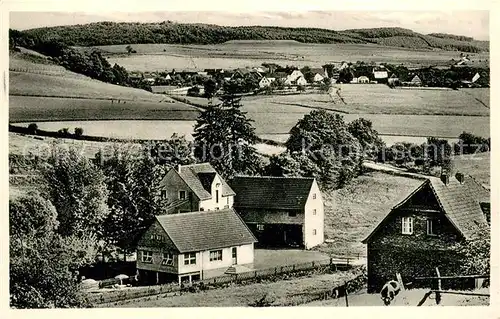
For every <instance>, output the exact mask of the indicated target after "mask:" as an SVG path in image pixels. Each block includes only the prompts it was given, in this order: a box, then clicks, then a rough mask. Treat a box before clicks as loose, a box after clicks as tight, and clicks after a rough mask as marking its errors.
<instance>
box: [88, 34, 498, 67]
mask: <svg viewBox="0 0 500 319" xmlns="http://www.w3.org/2000/svg"><path fill="white" fill-rule="evenodd" d="M126 46H127V45H109V46H98V47H96V48H98V49H99V50H101V51H102V52H103V53H104V55H105V56H107V57H108V60H109V61H110V63H111V64H113V63H118V64H120V65H122V66H124V67H125V68H127V69H129V70H137V71H154V70H171V69H176V70H180V69H190V68H197V69H205V68H237V67H245V66H258V65H260V64H262V63H264V62H274V63H278V64H282V65H287V64H288V65H295V66H298V67H301V66H305V65H308V66H310V67H320V66H321V65H323V64H325V63H328V62H339V61H343V60H349V61H358V60H359V61H365V62H371V61H375V62H390V63H395V64H400V63H403V64H405V65H407V66H421V65H429V64H443V63H444V62H447V61H449V60H451V59H452V58H455V59H457V58H458V57H459V56H458V55H457V52H456V51H442V50H412V49H409V48H401V47H383V46H378V45H373V44H310V43H307V44H306V43H299V42H294V41H229V42H226V43H223V44H217V45H173V44H132V45H131V46H132V47H133V48H134V49H135V50H136V51H137V53H135V54H132V55H128V54H127V53H126V52H127V50H126V49H125V48H126ZM471 56H472V58H473V60H482V61H483V60H488V59H489V54H488V53H487V52H486V53H476V54H472V55H471ZM346 57H348V58H346Z"/></svg>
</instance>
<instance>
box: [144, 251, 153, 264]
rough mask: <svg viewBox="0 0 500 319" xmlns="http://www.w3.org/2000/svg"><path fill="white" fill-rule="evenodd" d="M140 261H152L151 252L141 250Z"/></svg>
mask: <svg viewBox="0 0 500 319" xmlns="http://www.w3.org/2000/svg"><path fill="white" fill-rule="evenodd" d="M142 262H143V263H153V252H152V251H143V252H142Z"/></svg>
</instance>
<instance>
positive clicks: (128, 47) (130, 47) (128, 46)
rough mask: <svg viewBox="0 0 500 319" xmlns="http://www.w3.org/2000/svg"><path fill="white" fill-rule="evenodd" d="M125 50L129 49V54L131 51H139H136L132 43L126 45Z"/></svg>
mask: <svg viewBox="0 0 500 319" xmlns="http://www.w3.org/2000/svg"><path fill="white" fill-rule="evenodd" d="M125 50H127V53H128V54H130V53H137V51H136V50H134V48H132V46H131V45H127V46H126V47H125Z"/></svg>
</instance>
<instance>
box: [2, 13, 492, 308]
mask: <svg viewBox="0 0 500 319" xmlns="http://www.w3.org/2000/svg"><path fill="white" fill-rule="evenodd" d="M120 10H122V9H121V8H120V6H119V5H116V7H115V10H114V11H99V12H97V11H95V12H94V11H93V12H84V11H75V12H69V11H50V10H49V11H42V10H40V11H10V12H9V13H8V14H7V16H8V20H9V22H8V69H7V67H6V68H5V69H6V76H8V78H7V79H6V81H7V82H6V83H8V91H7V93H8V180H9V184H8V225H9V226H8V227H9V230H8V250H9V251H8V258H9V259H8V262H7V263H8V277H9V279H8V286H9V288H8V297H9V307H10V308H11V309H40V308H80V309H87V308H115V309H116V308H172V307H177V308H179V307H180V308H195V307H196V308H198V307H245V308H248V309H254V308H265V307H267V308H272V307H343V308H345V307H364V306H372V307H381V308H384V309H387V308H390V307H398V306H400V307H401V306H410V307H443V306H463V307H467V306H490V305H491V300H490V294H491V293H492V291H490V288H491V287H490V283H492V280H491V281H490V278H491V277H490V276H491V273H490V269H491V268H493V267H491V266H490V264H491V262H490V259H491V258H490V252H491V249H490V242H491V232H490V230H491V229H493V227H492V225H493V224H492V219H494V218H491V216H492V215H493V213H492V212H493V211H495V210H494V209H493V210H491V208H490V206H491V204H490V202H491V201H490V198H491V197H492V194H493V193H491V191H492V190H491V189H492V188H491V186H492V183H491V170H490V162H491V164H493V161H490V155H491V137H492V134H490V115H491V114H490V105H491V104H493V103H492V102H490V66H491V63H492V62H491V59H492V58H493V56H492V55H490V19H492V18H491V17H490V12H489V11H488V10H479V9H478V10H456V11H455V10H453V8H448V10H447V11H439V10H434V11H401V10H394V11H389V10H379V11H371V10H365V11H361V10H355V11H354V10H351V11H347V10H333V9H328V10H326V9H325V10H297V11H288V10H285V9H283V10H281V11H276V10H274V11H267V10H266V8H265V7H262V8H261V9H260V10H248V11H241V12H234V11H229V10H228V11H225V10H223V9H220V10H217V11H206V10H204V11H192V10H190V11H168V9H167V8H166V7H163V8H162V9H161V8H158V10H157V11H141V12H138V11H128V12H126V11H120ZM5 35H7V32H5ZM5 49H6V50H5V51H7V48H5ZM5 53H6V54H7V52H5ZM491 68H492V66H491ZM6 197H7V196H6ZM6 206H7V205H6ZM497 231H498V229H497ZM5 232H7V230H5ZM5 259H7V255H6V256H5ZM311 309H312V308H311ZM236 317H237V316H233V318H236Z"/></svg>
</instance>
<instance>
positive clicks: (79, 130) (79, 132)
mask: <svg viewBox="0 0 500 319" xmlns="http://www.w3.org/2000/svg"><path fill="white" fill-rule="evenodd" d="M82 135H83V128H81V127H75V136H77V137H80V136H82Z"/></svg>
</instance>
